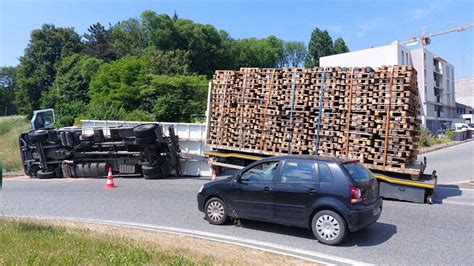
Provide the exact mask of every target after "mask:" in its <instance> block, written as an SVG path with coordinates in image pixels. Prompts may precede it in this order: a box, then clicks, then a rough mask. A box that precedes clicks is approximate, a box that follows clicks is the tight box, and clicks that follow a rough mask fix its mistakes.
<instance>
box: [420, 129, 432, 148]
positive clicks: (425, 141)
mask: <svg viewBox="0 0 474 266" xmlns="http://www.w3.org/2000/svg"><path fill="white" fill-rule="evenodd" d="M431 138H432V137H431V132H430V131H429V130H428V129H427V128H425V127H423V128H421V133H420V140H419V144H420V145H421V146H423V147H429V146H431V141H430V139H431Z"/></svg>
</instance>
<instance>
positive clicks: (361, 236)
mask: <svg viewBox="0 0 474 266" xmlns="http://www.w3.org/2000/svg"><path fill="white" fill-rule="evenodd" d="M229 225H234V226H240V227H242V228H245V229H251V230H258V231H264V232H269V233H275V234H282V235H287V236H293V237H299V238H305V239H312V240H314V241H316V238H315V237H314V235H313V233H312V232H311V230H309V229H305V228H300V227H292V226H285V225H279V224H272V223H266V222H259V221H253V220H245V219H239V220H237V222H234V223H229ZM396 233H397V227H396V226H395V225H393V224H387V223H380V222H376V223H374V224H372V225H370V226H369V227H367V228H365V229H362V230H360V231H357V232H354V233H349V235H348V236H347V239H346V241H345V242H343V243H342V244H341V246H343V247H352V246H359V247H368V246H376V245H380V244H382V243H384V242H386V241H388V240H389V239H390V238H391V237H392V236H393V235H395V234H396Z"/></svg>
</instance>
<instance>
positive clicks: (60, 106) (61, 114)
mask: <svg viewBox="0 0 474 266" xmlns="http://www.w3.org/2000/svg"><path fill="white" fill-rule="evenodd" d="M102 63H103V61H102V60H100V59H97V58H94V57H91V56H87V55H79V54H74V55H71V56H68V57H64V58H63V59H62V60H61V61H60V62H58V64H57V67H56V69H57V73H56V80H55V81H54V84H53V87H52V88H51V89H50V90H49V91H47V92H46V93H44V94H43V95H42V97H41V107H42V108H54V109H55V112H56V116H57V118H58V121H57V125H58V126H71V125H72V123H73V122H74V119H75V118H76V117H77V116H78V115H79V114H81V112H83V109H84V107H85V106H86V105H87V104H88V103H89V100H90V97H89V84H90V81H91V79H92V76H93V75H95V73H96V72H97V71H98V69H99V67H100V65H101V64H102Z"/></svg>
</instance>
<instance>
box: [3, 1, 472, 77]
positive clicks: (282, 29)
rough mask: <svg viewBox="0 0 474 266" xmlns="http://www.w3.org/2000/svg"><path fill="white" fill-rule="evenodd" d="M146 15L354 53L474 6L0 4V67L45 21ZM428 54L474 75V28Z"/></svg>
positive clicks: (82, 23)
mask: <svg viewBox="0 0 474 266" xmlns="http://www.w3.org/2000/svg"><path fill="white" fill-rule="evenodd" d="M144 10H153V11H155V12H157V13H159V14H160V13H167V14H170V15H172V14H173V13H174V12H175V11H176V13H177V14H178V15H179V17H181V18H187V19H191V20H193V21H195V22H198V23H203V24H212V25H214V26H215V27H216V28H217V29H222V30H225V31H227V32H228V33H230V35H231V36H232V37H234V38H247V37H257V38H263V37H266V36H268V35H275V36H277V37H279V38H281V39H283V40H292V41H304V42H305V43H307V42H308V40H309V37H310V35H311V31H312V30H313V29H314V28H315V27H319V28H321V29H326V30H327V31H328V32H329V34H330V35H331V36H332V38H333V39H336V38H338V37H342V38H344V40H345V41H346V44H347V45H348V47H349V49H350V50H351V51H354V50H360V49H365V48H370V47H372V46H380V45H386V44H390V43H391V42H392V41H394V40H407V39H410V38H412V37H414V36H420V35H421V34H422V32H423V30H425V32H426V33H431V32H438V31H442V30H445V29H450V28H452V27H457V26H462V25H466V24H470V23H473V22H474V0H457V1H456V0H451V1H450V0H443V1H437V0H431V1H425V0H411V1H410V0H406V1H405V0H400V1H394V0H379V1H371V0H355V1H349V0H333V1H329V0H328V1H316V0H314V1H310V0H307V1H297V0H293V1H290V0H286V1H282V0H253V1H252V0H240V1H237V0H206V1H198V0H194V1H192V0H162V1H161V0H75V1H72V0H62V1H60V0H36V1H34V0H17V1H13V0H0V66H10V65H17V64H18V58H19V57H20V56H21V55H22V54H23V52H24V49H25V48H26V46H27V44H28V41H29V37H30V32H31V30H33V29H37V28H39V27H41V25H42V24H44V23H53V24H55V25H56V26H61V27H73V28H74V29H75V30H76V32H78V33H79V34H81V35H82V34H84V33H85V32H86V31H87V28H88V27H89V26H90V25H92V24H94V23H96V22H100V23H101V24H103V25H108V24H109V23H110V24H112V25H114V24H115V23H117V22H119V21H122V20H126V19H129V18H138V17H139V16H140V14H141V13H142V12H143V11H144ZM428 49H429V50H430V51H432V52H433V53H434V54H436V55H438V56H440V57H442V58H444V59H445V60H446V61H448V62H449V63H451V64H453V65H454V66H455V76H456V78H462V77H474V28H471V29H469V30H466V31H464V32H459V33H457V32H456V33H451V34H447V35H442V36H439V37H435V38H433V39H432V42H431V45H429V46H428Z"/></svg>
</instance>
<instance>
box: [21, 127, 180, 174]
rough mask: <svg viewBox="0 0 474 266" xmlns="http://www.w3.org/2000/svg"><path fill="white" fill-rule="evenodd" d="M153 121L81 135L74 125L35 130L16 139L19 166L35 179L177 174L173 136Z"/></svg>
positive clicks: (176, 144) (174, 137)
mask: <svg viewBox="0 0 474 266" xmlns="http://www.w3.org/2000/svg"><path fill="white" fill-rule="evenodd" d="M168 131H169V132H168V136H166V135H165V134H164V133H163V130H162V127H161V126H160V125H157V124H142V125H139V126H136V127H134V128H120V127H117V128H110V135H105V134H104V132H103V130H102V129H94V133H93V134H82V132H81V129H80V128H63V129H39V130H33V131H30V132H25V133H22V134H21V135H20V137H19V144H20V153H21V159H22V162H23V168H24V171H25V173H26V174H27V175H29V176H31V177H37V178H55V177H56V178H59V177H102V176H106V175H107V171H108V169H109V168H110V167H111V168H112V170H113V172H114V174H119V175H130V176H139V175H143V176H144V178H147V179H159V178H164V177H167V176H169V175H170V174H172V173H174V174H175V175H178V176H180V175H181V167H180V160H179V157H180V148H179V145H178V137H177V136H176V135H175V133H174V129H173V128H172V127H171V128H169V129H168Z"/></svg>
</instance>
